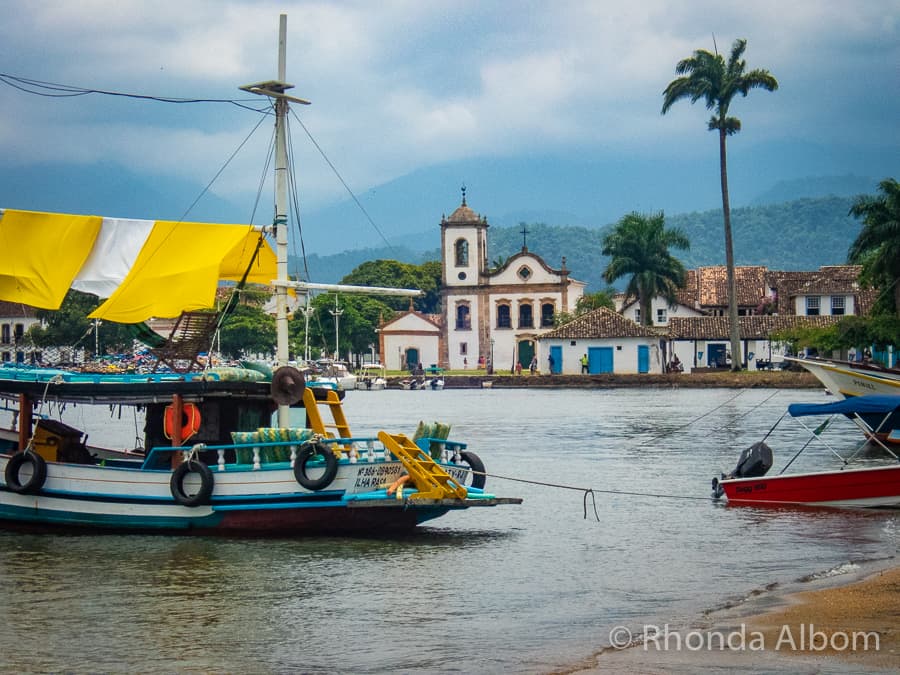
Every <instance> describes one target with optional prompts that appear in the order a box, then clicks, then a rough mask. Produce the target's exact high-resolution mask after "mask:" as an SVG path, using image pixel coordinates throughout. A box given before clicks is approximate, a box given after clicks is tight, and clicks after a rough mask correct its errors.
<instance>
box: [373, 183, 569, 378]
mask: <svg viewBox="0 0 900 675" xmlns="http://www.w3.org/2000/svg"><path fill="white" fill-rule="evenodd" d="M488 227H489V226H488V222H487V219H486V218H485V217H483V216H479V215H478V214H477V213H476V212H475V211H473V210H472V209H471V208H470V207H469V206H468V205H467V204H466V190H465V188H463V189H462V203H461V204H460V205H459V207H458V208H457V209H456V210H455V211H454V212H453V213H451V214H450V217H449V218H448V217H446V216H444V217H442V218H441V222H440V228H441V270H442V271H441V314H440V316H425V315H423V314H420V313H418V312H415V311H413V310H410V311H408V312H405V313H403V314H401V315H400V316H398V317H395V318H394V319H393V320H392V321H389V322H387V323H385V324H384V325H382V326H381V327H380V328H379V347H380V352H381V355H382V359H383V362H384V365H385V367H386V368H387V369H388V370H409V369H412V368H413V367H414V366H415V365H416V364H422V366H423V367H425V368H426V369H427V368H429V367H431V366H434V367H438V368H447V369H450V370H466V369H476V368H479V367H480V368H487V370H488V372H492V371H494V370H507V371H515V370H516V367H517V365H521V367H522V369H524V370H527V369H528V368H529V366H530V365H531V362H532V359H533V358H535V357H536V358H537V363H538V367H539V368H540V369H541V370H543V371H544V372H547V366H548V364H547V363H545V361H546V360H547V355H545V354H539V353H538V342H537V338H538V337H540V336H541V335H542V334H544V333H546V332H548V331H550V330H552V329H553V327H554V323H553V320H554V316H555V315H556V314H558V313H560V312H568V313H570V314H571V313H574V311H575V304H576V303H577V302H578V300H579V298H581V297H582V295H583V294H584V287H585V284H584V282H581V281H576V280H575V279H571V278H569V271H568V270H567V269H566V259H565V258H563V259H562V264H561V265H560V268H559V269H553V268H551V267H550V266H549V265H547V263H546V262H544V260H543V259H542V258H541V257H540V256H538V255H536V254H534V253H531V252H530V251H529V250H528V245H527V239H526V237H527V229H526V228H523V231H522V236H523V239H522V249H521V251H519V252H518V253H516V254H515V255H513V256H510V257H509V258H508V259H507V260H506V261H505V262H503V263H502V264H500V265H499V266H497V267H492V266H491V264H490V263H489V260H490V257H489V255H488V244H487V230H488Z"/></svg>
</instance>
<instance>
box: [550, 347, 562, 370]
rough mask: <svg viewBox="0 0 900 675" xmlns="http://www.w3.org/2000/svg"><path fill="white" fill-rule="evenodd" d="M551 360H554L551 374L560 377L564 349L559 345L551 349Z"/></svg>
mask: <svg viewBox="0 0 900 675" xmlns="http://www.w3.org/2000/svg"><path fill="white" fill-rule="evenodd" d="M550 358H551V359H553V361H552V363H553V365H552V366H550V372H551V373H555V374H557V375H558V374H559V373H561V372H562V347H560V346H559V345H554V346H552V347H550Z"/></svg>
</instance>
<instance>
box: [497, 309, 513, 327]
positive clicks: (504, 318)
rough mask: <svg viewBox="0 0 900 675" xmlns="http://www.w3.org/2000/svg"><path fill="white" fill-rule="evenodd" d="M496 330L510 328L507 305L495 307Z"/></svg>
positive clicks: (510, 321) (510, 322)
mask: <svg viewBox="0 0 900 675" xmlns="http://www.w3.org/2000/svg"><path fill="white" fill-rule="evenodd" d="M497 328H512V318H511V317H510V312H509V305H497Z"/></svg>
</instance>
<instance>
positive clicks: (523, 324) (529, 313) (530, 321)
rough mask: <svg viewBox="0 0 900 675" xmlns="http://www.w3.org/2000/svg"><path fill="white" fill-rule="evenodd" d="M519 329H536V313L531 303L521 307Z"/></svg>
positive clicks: (525, 303)
mask: <svg viewBox="0 0 900 675" xmlns="http://www.w3.org/2000/svg"><path fill="white" fill-rule="evenodd" d="M519 328H534V311H533V310H532V307H531V303H529V302H523V303H522V304H520V305H519Z"/></svg>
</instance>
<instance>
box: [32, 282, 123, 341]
mask: <svg viewBox="0 0 900 675" xmlns="http://www.w3.org/2000/svg"><path fill="white" fill-rule="evenodd" d="M101 302H102V301H101V300H100V299H99V298H98V297H97V296H96V295H91V294H89V293H82V292H81V291H76V290H70V291H69V292H68V293H67V294H66V297H65V298H64V299H63V302H62V304H61V305H60V307H59V309H53V310H51V309H39V310H37V312H36V314H37V317H38V318H39V319H40V320H41V322H42V323H43V325H34V326H32V327H31V329H30V330H29V331H28V336H29V338H30V339H31V340H32V341H33V342H34V344H35V345H37V346H40V347H84V348H85V349H86V350H87V351H88V352H90V353H94V348H95V346H96V347H98V348H99V352H100V353H101V354H102V353H104V352H123V351H130V350H131V347H132V344H133V342H134V338H135V332H134V330H132V328H131V327H130V326H128V325H127V324H121V323H115V322H113V321H99V322H96V323H95V322H94V321H93V320H92V319H88V318H87V316H88V314H90V313H91V312H93V311H94V310H95V309H97V307H99V306H100V304H101ZM95 331H96V335H95ZM95 356H96V354H95Z"/></svg>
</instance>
